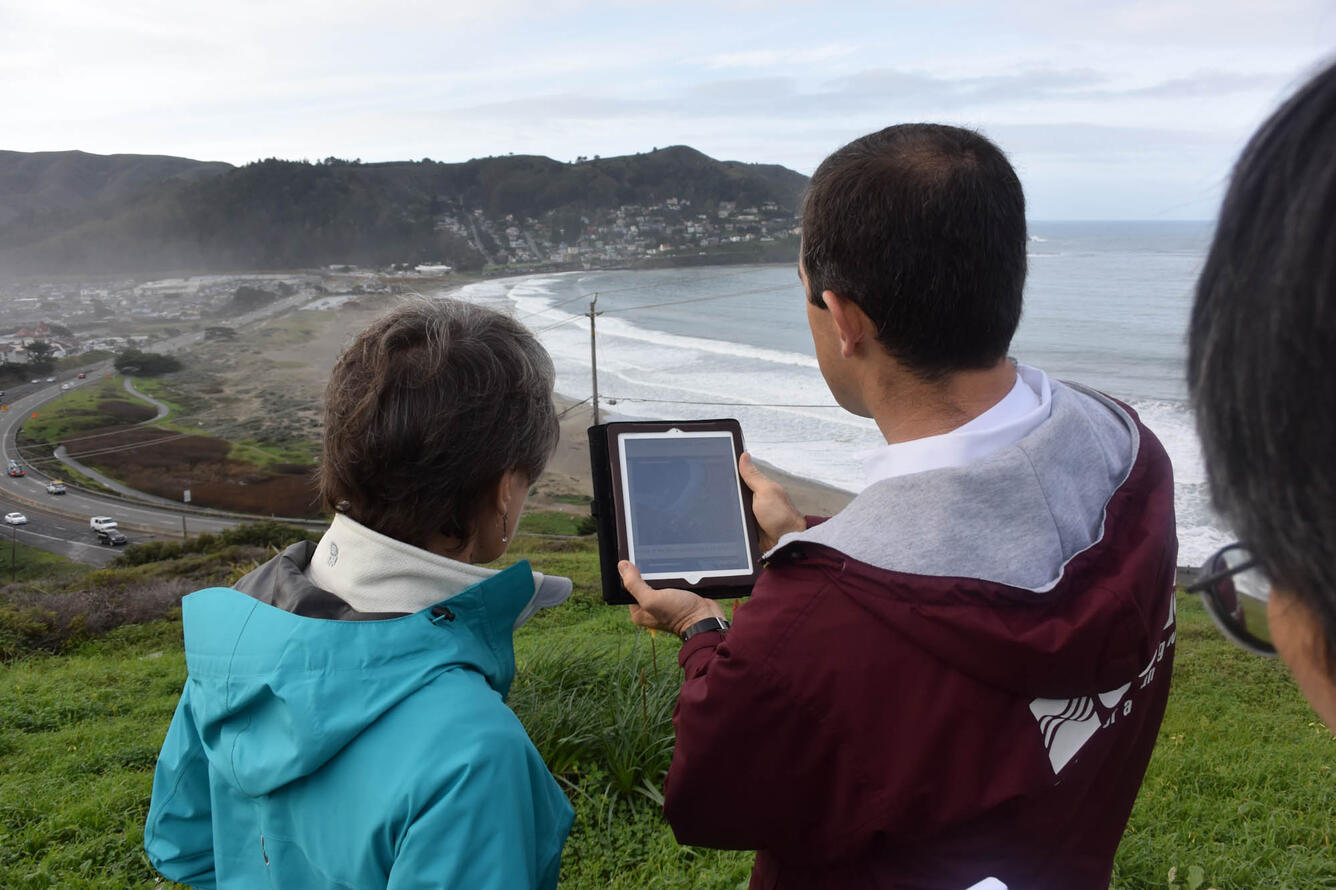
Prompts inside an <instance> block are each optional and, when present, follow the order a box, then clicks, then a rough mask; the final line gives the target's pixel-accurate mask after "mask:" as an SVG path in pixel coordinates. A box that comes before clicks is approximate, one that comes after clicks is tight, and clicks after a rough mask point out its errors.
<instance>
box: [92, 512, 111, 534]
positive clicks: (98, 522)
mask: <svg viewBox="0 0 1336 890" xmlns="http://www.w3.org/2000/svg"><path fill="white" fill-rule="evenodd" d="M88 527H89V528H91V529H92V530H93V531H95V532H96V531H106V530H108V529H113V528H115V527H116V520H114V519H112V518H111V517H110V516H94V517H93V518H92V519H90V520H88Z"/></svg>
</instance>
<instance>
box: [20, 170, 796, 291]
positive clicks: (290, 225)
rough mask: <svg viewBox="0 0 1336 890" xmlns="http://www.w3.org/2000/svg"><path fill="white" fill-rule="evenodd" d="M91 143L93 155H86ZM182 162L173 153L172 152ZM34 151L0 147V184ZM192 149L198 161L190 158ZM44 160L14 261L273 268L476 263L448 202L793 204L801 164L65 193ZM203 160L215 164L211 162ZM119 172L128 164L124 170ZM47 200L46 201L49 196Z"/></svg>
mask: <svg viewBox="0 0 1336 890" xmlns="http://www.w3.org/2000/svg"><path fill="white" fill-rule="evenodd" d="M85 157H87V156H85ZM177 160H180V159H177ZM33 163H34V162H33V161H32V159H31V158H30V157H29V156H23V155H19V154H17V153H14V152H9V153H0V210H3V208H4V206H5V204H4V201H5V194H6V193H5V192H4V190H3V185H2V184H3V183H4V182H6V181H11V182H12V181H13V180H15V179H17V178H19V177H20V176H21V172H16V171H22V170H23V169H25V167H26V166H31V165H32V164H33ZM190 163H196V162H190ZM58 169H60V167H59V166H58V165H56V164H54V162H52V163H50V164H48V168H47V177H46V179H47V180H48V184H47V186H46V187H44V188H43V189H41V190H37V191H35V192H34V193H31V194H26V195H23V196H22V197H23V200H22V201H19V200H18V198H17V197H16V196H15V194H14V192H15V189H14V187H12V186H11V187H10V189H9V192H10V197H9V199H8V200H9V201H10V207H11V208H14V207H21V210H17V211H12V212H11V213H10V214H9V215H10V216H11V217H12V218H11V219H9V220H8V221H7V220H6V219H5V216H4V215H0V245H3V247H0V268H6V269H8V270H9V271H11V272H15V273H51V272H60V273H66V272H80V271H95V272H116V271H151V270H161V269H181V268H190V269H193V270H198V271H204V270H229V269H271V268H294V267H310V266H320V265H325V264H332V263H360V264H371V265H385V264H389V263H396V262H420V261H444V262H446V263H449V264H452V265H454V266H456V267H458V268H465V269H467V268H480V267H481V266H482V265H483V262H484V257H483V256H482V255H481V254H480V253H479V252H478V250H477V249H476V248H475V247H474V246H473V245H472V244H471V243H470V242H469V240H468V239H466V238H464V237H462V236H461V235H460V234H459V233H458V232H455V231H450V230H448V229H447V228H444V227H442V226H440V225H438V224H437V223H438V221H439V220H440V218H441V214H442V213H444V212H446V211H451V212H453V213H454V215H455V218H468V217H469V215H470V214H472V213H474V212H475V211H477V212H481V213H483V214H486V215H487V216H489V217H491V218H504V217H506V216H507V215H513V216H515V217H520V218H527V217H533V218H536V217H539V216H542V215H544V214H549V213H553V212H563V213H565V214H566V215H565V217H563V220H562V224H569V225H573V226H579V225H580V218H581V214H582V213H587V212H589V211H593V210H597V209H607V208H614V207H618V206H621V205H625V204H653V203H655V202H658V201H663V200H667V199H669V198H679V199H684V200H687V201H690V202H691V206H692V208H693V209H698V210H700V211H702V212H709V211H712V210H713V208H714V207H716V206H717V205H718V204H719V202H724V201H730V202H738V203H739V204H740V205H753V204H756V205H759V204H764V203H766V202H771V203H773V204H775V205H776V206H777V207H779V208H781V209H783V210H787V211H792V210H794V209H795V208H796V206H797V201H798V196H799V194H800V192H801V190H802V188H803V186H804V185H805V183H806V177H804V176H802V175H801V174H798V173H795V172H794V171H792V170H788V169H785V168H783V167H779V166H775V165H764V164H743V163H739V162H736V161H717V160H714V159H712V158H709V157H707V156H705V155H703V154H701V153H700V152H698V151H695V150H694V149H691V148H687V147H685V146H675V147H672V148H666V149H661V150H656V151H653V152H648V153H644V154H637V155H627V156H624V157H614V158H595V159H593V160H586V159H581V160H580V161H579V162H577V163H562V162H559V161H555V160H552V159H551V158H546V157H538V156H507V157H492V158H480V159H475V160H471V161H466V162H463V163H455V164H447V163H437V162H434V161H431V160H426V159H424V160H422V161H415V162H393V163H382V164H362V163H360V162H357V161H344V160H340V159H338V158H327V159H326V160H324V161H322V162H319V163H309V162H305V161H281V160H276V159H269V160H264V161H259V162H256V163H253V164H248V165H246V166H244V167H240V168H234V169H223V170H218V169H216V168H213V167H197V168H193V169H190V170H189V171H187V172H191V173H192V175H190V176H186V175H184V172H183V171H178V172H176V173H173V174H170V175H169V171H171V170H173V169H174V168H173V167H171V166H162V167H161V168H160V170H159V173H160V176H159V179H158V180H157V181H156V182H152V181H149V182H144V183H142V187H141V188H137V189H130V188H114V187H113V186H112V185H111V184H110V183H111V182H112V181H113V179H114V176H115V173H114V171H112V170H107V171H104V172H103V173H102V174H101V176H102V178H103V180H104V181H105V182H104V184H103V185H102V187H100V188H94V187H87V186H86V187H84V188H83V189H82V191H81V192H80V194H88V195H90V197H89V198H88V199H87V200H82V201H79V200H67V198H68V196H69V193H70V192H71V191H79V189H76V188H75V187H74V185H73V183H75V182H79V181H81V177H83V176H92V177H93V178H96V175H94V174H86V173H85V172H84V169H83V168H82V167H81V168H79V171H78V172H79V174H80V175H78V176H76V175H74V174H71V176H70V177H69V182H66V183H65V184H64V185H63V186H62V185H61V182H60V181H59V177H57V176H56V174H55V172H54V171H55V170H58ZM206 174H207V175H206ZM123 175H126V174H123ZM44 194H45V195H48V196H49V200H48V201H45V202H44V201H43V200H42V195H44Z"/></svg>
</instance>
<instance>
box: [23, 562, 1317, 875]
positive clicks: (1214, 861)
mask: <svg viewBox="0 0 1336 890" xmlns="http://www.w3.org/2000/svg"><path fill="white" fill-rule="evenodd" d="M595 550H596V544H595V542H594V541H593V540H591V539H584V540H575V541H566V540H551V539H539V538H526V537H523V536H521V537H520V538H519V539H518V540H517V541H516V544H515V545H514V547H512V550H511V552H510V553H509V554H508V555H507V557H506V559H505V562H507V563H508V562H510V561H513V560H515V559H519V558H522V557H528V558H530V559H531V561H532V562H533V564H534V565H535V567H536V568H538V569H540V570H542V571H544V572H551V573H556V574H566V575H569V576H570V577H571V578H572V579H573V580H574V581H575V584H576V590H575V593H574V594H573V595H572V598H571V600H570V601H569V602H568V603H566V604H565V605H563V606H561V607H559V608H557V609H552V610H548V611H546V612H544V613H541V614H540V615H539V616H537V617H536V618H535V619H534V620H533V621H531V622H530V623H529V624H527V625H525V626H524V627H523V628H521V629H520V630H519V631H518V632H517V634H516V656H517V676H516V681H515V684H514V686H513V688H512V693H511V699H510V701H511V705H512V706H513V707H514V709H515V711H516V713H517V714H519V715H520V718H521V719H522V720H523V721H524V723H525V726H526V727H527V728H528V730H529V732H530V735H531V737H532V738H533V739H534V742H535V744H536V745H537V746H538V748H539V750H540V751H541V752H542V753H543V754H544V756H545V758H547V760H548V763H549V764H550V766H551V767H552V768H553V770H554V773H555V774H556V775H557V776H558V780H559V781H560V782H561V783H562V785H563V787H564V788H565V789H566V791H567V794H568V796H569V797H570V799H571V802H572V804H573V805H574V806H575V809H576V820H575V826H574V828H573V830H572V833H571V837H570V841H569V842H568V844H567V847H566V852H565V857H564V862H563V868H562V881H561V886H562V887H563V888H616V890H642V888H707V890H736V888H739V887H743V886H745V883H746V880H747V876H748V873H749V871H750V866H751V854H749V853H746V852H738V851H715V850H703V849H694V848H683V847H679V846H678V845H677V844H676V843H675V842H674V840H673V837H672V833H671V830H670V829H669V828H668V826H667V825H666V824H665V823H664V821H663V818H662V816H661V814H660V813H659V808H658V803H657V801H656V798H657V794H658V788H659V787H660V782H661V779H662V773H663V770H664V769H665V768H666V766H667V757H668V748H667V744H668V740H670V738H671V732H672V729H671V723H670V715H671V710H672V705H673V701H674V698H675V696H676V691H677V687H678V684H679V683H680V680H681V673H680V670H679V669H678V667H677V663H676V654H677V648H678V644H677V642H676V640H675V639H673V638H671V637H668V636H665V635H663V634H658V635H656V636H651V635H650V634H649V633H647V632H645V631H641V630H637V629H635V628H634V627H632V626H631V624H630V622H629V620H628V618H627V614H626V610H625V609H621V608H608V607H606V606H603V605H602V604H601V602H600V600H599V597H598V593H597V584H598V578H597V575H598V565H597V560H596V558H595V555H594V554H595ZM184 677H185V665H184V659H183V656H182V654H181V644H180V625H179V623H176V622H172V621H161V622H156V623H154V624H149V625H143V626H139V627H127V628H122V629H120V630H117V631H115V632H113V633H112V634H110V635H108V636H106V637H104V638H102V639H100V640H98V641H95V642H90V643H85V644H83V645H82V646H80V647H79V648H78V649H76V650H75V651H74V652H73V653H71V654H68V655H63V656H33V657H30V658H28V659H25V660H22V661H19V662H17V663H14V664H11V665H9V666H7V667H0V776H3V778H0V887H5V888H11V887H12V888H19V890H25V888H30V887H62V888H65V887H69V888H93V887H97V888H122V887H124V888H131V887H134V888H142V887H147V886H151V883H152V879H153V873H152V871H151V869H150V868H149V867H148V865H147V864H146V863H145V862H144V860H143V857H142V855H141V853H140V844H141V842H142V835H141V825H142V822H143V818H144V814H145V812H146V809H147V805H148V794H149V789H150V785H151V772H152V766H153V761H154V756H155V754H156V749H157V746H158V744H159V743H160V741H161V738H162V735H163V733H164V732H165V730H166V727H167V724H168V722H169V720H170V717H171V712H172V708H173V705H174V704H175V701H176V696H177V694H178V692H179V689H180V685H181V683H182V681H183V680H184ZM1333 769H1336V739H1333V738H1332V736H1331V734H1330V733H1328V732H1327V731H1326V730H1325V729H1324V728H1322V727H1321V726H1320V724H1318V723H1317V721H1316V717H1315V716H1314V715H1313V714H1312V712H1311V711H1310V710H1309V709H1308V707H1307V705H1306V703H1305V702H1304V701H1303V699H1302V697H1301V696H1300V695H1299V693H1298V691H1297V689H1296V688H1295V686H1294V684H1293V682H1292V681H1291V680H1290V679H1289V676H1288V674H1287V673H1286V672H1285V670H1284V668H1283V666H1282V665H1280V664H1279V663H1277V662H1275V661H1266V660H1263V659H1259V658H1255V657H1253V656H1249V655H1247V654H1246V653H1243V652H1242V651H1241V650H1237V649H1235V648H1234V647H1233V646H1231V645H1230V644H1229V643H1227V642H1225V641H1224V640H1223V639H1221V638H1220V637H1219V636H1218V635H1217V634H1216V632H1215V630H1214V628H1213V627H1212V626H1211V625H1210V622H1209V620H1208V619H1207V618H1206V616H1205V614H1204V613H1203V612H1202V611H1201V609H1200V607H1199V606H1198V605H1197V603H1196V601H1195V599H1193V598H1188V597H1180V608H1179V635H1178V644H1177V665H1176V670H1175V677H1174V687H1173V693H1172V696H1171V698H1170V702H1169V710H1168V713H1167V715H1166V717H1165V721H1164V726H1163V728H1162V730H1161V733H1160V738H1159V743H1158V746H1157V748H1156V751H1155V755H1154V758H1153V759H1152V762H1151V766H1150V770H1149V772H1148V774H1147V777H1146V782H1145V784H1144V786H1143V788H1142V792H1141V795H1140V797H1139V799H1138V801H1137V804H1136V808H1135V810H1134V811H1133V814H1132V819H1131V824H1130V825H1129V827H1128V830H1127V833H1126V835H1125V837H1124V840H1123V843H1122V845H1121V847H1120V849H1119V851H1118V858H1117V866H1116V872H1115V878H1114V882H1113V887H1114V888H1117V890H1141V888H1158V890H1163V888H1168V887H1170V880H1169V870H1170V869H1171V868H1175V869H1176V870H1177V874H1178V875H1179V878H1178V883H1179V884H1180V885H1181V886H1183V887H1185V888H1191V887H1192V886H1193V884H1192V882H1191V881H1190V880H1189V878H1193V879H1195V878H1198V877H1200V879H1201V883H1200V884H1199V886H1200V887H1202V888H1209V887H1216V888H1220V890H1233V888H1260V887H1266V888H1333V887H1336V867H1334V866H1333V863H1336V851H1334V850H1333V847H1332V837H1331V835H1332V831H1333V827H1334V826H1336V823H1334V822H1333V818H1332V815H1333V809H1332V799H1333V797H1332V789H1333V787H1336V783H1334V782H1333V779H1334V778H1336V776H1333V772H1332V771H1333ZM1196 869H1200V874H1198V873H1197V872H1196Z"/></svg>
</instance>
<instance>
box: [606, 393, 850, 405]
mask: <svg viewBox="0 0 1336 890" xmlns="http://www.w3.org/2000/svg"><path fill="white" fill-rule="evenodd" d="M607 402H608V404H615V403H617V402H657V403H661V404H670V405H727V406H730V407H733V408H839V407H840V406H839V405H804V404H798V403H795V402H702V401H700V400H699V399H649V398H639V397H636V396H608V397H607Z"/></svg>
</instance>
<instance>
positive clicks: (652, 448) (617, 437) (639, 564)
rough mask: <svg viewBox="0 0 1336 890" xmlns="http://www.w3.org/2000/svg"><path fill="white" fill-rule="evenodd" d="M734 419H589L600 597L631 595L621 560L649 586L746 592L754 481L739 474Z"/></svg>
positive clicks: (755, 560)
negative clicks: (620, 569)
mask: <svg viewBox="0 0 1336 890" xmlns="http://www.w3.org/2000/svg"><path fill="white" fill-rule="evenodd" d="M742 451H743V447H742V427H741V426H740V425H739V424H738V422H737V421H736V420H662V421H645V422H626V423H606V424H600V425H598V426H593V427H590V428H589V453H590V462H591V464H592V466H593V475H594V503H593V511H594V519H595V525H596V527H597V529H598V549H599V569H600V574H601V577H602V582H603V600H604V602H607V603H620V604H625V603H632V602H634V601H635V600H633V599H632V598H631V595H630V594H629V593H627V592H626V590H625V588H623V587H622V582H621V576H620V575H619V574H618V572H617V563H618V562H619V561H620V560H623V559H626V560H630V561H631V562H633V563H635V565H636V568H638V569H640V573H641V577H643V578H644V579H645V581H646V583H648V584H649V585H650V586H651V587H659V588H662V587H677V588H682V589H685V590H692V591H695V592H696V593H698V594H700V595H701V596H708V597H713V598H716V599H731V598H733V597H739V596H747V595H749V594H750V593H751V588H752V585H754V584H755V582H756V576H757V574H758V573H759V571H760V550H759V544H758V536H757V533H756V520H755V519H754V518H753V516H752V509H751V489H749V488H748V487H747V486H746V485H745V484H744V483H743V482H742V479H741V478H739V476H738V458H739V457H740V456H741V455H742Z"/></svg>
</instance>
